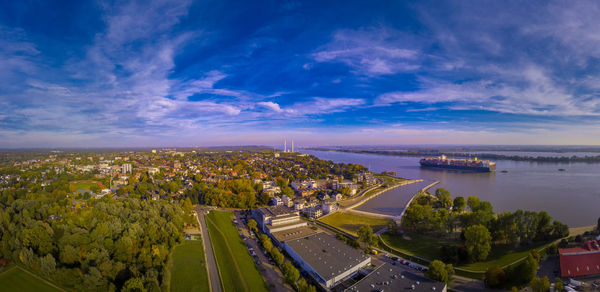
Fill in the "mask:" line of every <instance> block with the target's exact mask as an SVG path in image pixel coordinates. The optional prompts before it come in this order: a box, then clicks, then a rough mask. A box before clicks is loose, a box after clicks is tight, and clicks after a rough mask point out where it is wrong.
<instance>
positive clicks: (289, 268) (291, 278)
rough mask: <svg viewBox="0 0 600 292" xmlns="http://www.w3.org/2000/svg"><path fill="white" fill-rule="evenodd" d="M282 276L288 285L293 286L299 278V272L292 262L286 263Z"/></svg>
mask: <svg viewBox="0 0 600 292" xmlns="http://www.w3.org/2000/svg"><path fill="white" fill-rule="evenodd" d="M283 276H284V277H285V280H286V281H287V282H288V283H289V284H290V285H292V286H294V284H295V283H296V280H298V277H300V272H299V271H298V269H296V267H294V265H293V264H292V262H290V261H286V262H285V264H284V265H283Z"/></svg>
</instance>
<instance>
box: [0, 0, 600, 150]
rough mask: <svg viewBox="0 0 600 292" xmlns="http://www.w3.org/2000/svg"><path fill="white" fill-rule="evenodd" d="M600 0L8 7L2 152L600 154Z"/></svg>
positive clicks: (3, 11)
mask: <svg viewBox="0 0 600 292" xmlns="http://www.w3.org/2000/svg"><path fill="white" fill-rule="evenodd" d="M598 15H600V2H598V1H223V0H219V1H79V0H77V1H27V0H23V1H2V2H1V3H0V147H3V148H18V147H42V148H45V147H155V146H156V147H161V146H162V147H172V146H210V145H277V146H281V144H283V140H284V139H288V143H289V142H290V140H291V139H294V140H295V144H296V146H317V145H376V144H381V145H388V144H531V145H533V144H560V145H600V17H598Z"/></svg>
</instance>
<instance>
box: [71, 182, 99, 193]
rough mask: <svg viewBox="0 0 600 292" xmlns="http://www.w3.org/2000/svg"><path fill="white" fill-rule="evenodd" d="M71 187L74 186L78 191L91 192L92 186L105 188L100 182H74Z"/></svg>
mask: <svg viewBox="0 0 600 292" xmlns="http://www.w3.org/2000/svg"><path fill="white" fill-rule="evenodd" d="M69 184H70V185H72V186H74V187H75V189H76V190H88V191H89V190H90V188H91V187H92V186H99V187H100V189H102V188H104V186H102V183H100V182H98V181H91V180H89V181H74V182H70V183H69Z"/></svg>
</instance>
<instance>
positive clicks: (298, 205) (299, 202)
mask: <svg viewBox="0 0 600 292" xmlns="http://www.w3.org/2000/svg"><path fill="white" fill-rule="evenodd" d="M305 207H306V200H304V199H295V200H294V210H297V211H300V210H302V209H304V208H305Z"/></svg>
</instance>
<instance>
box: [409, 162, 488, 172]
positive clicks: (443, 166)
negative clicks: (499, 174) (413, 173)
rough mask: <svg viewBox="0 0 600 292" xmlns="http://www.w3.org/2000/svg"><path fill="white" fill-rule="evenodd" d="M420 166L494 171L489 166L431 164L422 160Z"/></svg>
mask: <svg viewBox="0 0 600 292" xmlns="http://www.w3.org/2000/svg"><path fill="white" fill-rule="evenodd" d="M421 167H428V168H441V169H457V170H466V171H475V172H492V171H494V169H490V168H489V167H473V166H461V165H445V164H432V163H423V162H421Z"/></svg>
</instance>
